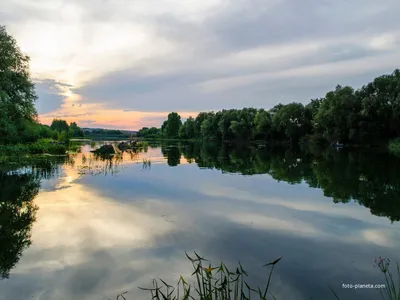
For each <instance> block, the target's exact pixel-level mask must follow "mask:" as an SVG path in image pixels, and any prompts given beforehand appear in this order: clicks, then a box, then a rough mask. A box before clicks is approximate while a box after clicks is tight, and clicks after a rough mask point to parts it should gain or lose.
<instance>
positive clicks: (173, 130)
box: [165, 112, 182, 138]
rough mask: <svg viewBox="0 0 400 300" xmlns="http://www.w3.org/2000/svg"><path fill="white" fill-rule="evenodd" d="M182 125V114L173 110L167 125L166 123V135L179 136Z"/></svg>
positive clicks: (170, 136)
mask: <svg viewBox="0 0 400 300" xmlns="http://www.w3.org/2000/svg"><path fill="white" fill-rule="evenodd" d="M181 126H182V121H181V116H180V115H179V114H178V113H176V112H172V113H170V114H169V115H168V119H167V125H166V128H165V130H166V136H167V137H169V138H177V137H178V136H179V129H180V128H181Z"/></svg>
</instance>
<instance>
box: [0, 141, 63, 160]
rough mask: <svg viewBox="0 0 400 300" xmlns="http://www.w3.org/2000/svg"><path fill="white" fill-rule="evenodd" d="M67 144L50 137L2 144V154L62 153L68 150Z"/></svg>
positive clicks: (0, 149) (0, 150)
mask: <svg viewBox="0 0 400 300" xmlns="http://www.w3.org/2000/svg"><path fill="white" fill-rule="evenodd" d="M67 148H68V147H67V145H66V144H63V143H59V142H55V141H53V140H49V139H42V140H38V141H36V142H34V143H30V144H16V145H0V156H14V155H23V154H55V155H62V154H65V153H66V151H67Z"/></svg>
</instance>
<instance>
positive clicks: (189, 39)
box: [0, 0, 400, 130]
mask: <svg viewBox="0 0 400 300" xmlns="http://www.w3.org/2000/svg"><path fill="white" fill-rule="evenodd" d="M384 2H385V5H383V4H382V3H376V2H374V1H372V0H367V1H364V2H363V4H362V5H359V6H357V5H356V4H355V3H353V4H352V3H350V2H349V1H339V2H337V1H336V2H332V3H328V2H324V3H322V2H321V3H314V4H313V5H302V4H300V2H299V3H297V2H294V1H277V0H267V1H256V0H254V1H253V0H252V1H233V0H213V1H208V0H207V1H204V0H202V1H199V0H190V1H183V2H182V1H177V0H174V1H169V2H168V3H166V2H164V1H161V0H152V1H148V0H145V1H144V0H138V1H134V2H132V1H127V0H126V1H125V0H122V1H117V2H108V1H104V2H101V5H100V4H98V3H95V2H92V1H77V0H72V1H65V0H57V1H52V0H43V1H40V2H37V1H33V0H27V1H22V2H21V1H11V0H5V1H3V2H2V4H1V5H0V18H1V23H2V24H3V25H6V27H7V30H8V31H9V32H10V34H11V35H12V36H14V37H15V38H16V40H17V42H18V45H19V46H20V47H21V49H22V51H24V52H25V53H27V54H28V55H29V56H30V58H31V63H30V66H31V74H32V77H33V78H34V80H35V82H36V89H37V93H38V96H39V100H38V103H37V109H38V113H39V116H40V120H41V121H42V122H44V123H46V124H49V123H50V122H51V120H52V118H54V117H59V118H64V119H67V120H68V121H76V122H78V123H79V125H80V126H83V127H104V128H121V129H132V130H134V129H139V128H141V127H142V126H157V127H159V126H160V125H161V122H162V121H163V120H164V119H165V118H166V117H167V114H168V113H169V112H171V111H176V112H179V113H180V114H181V116H182V118H185V117H187V116H189V115H192V116H196V115H197V113H198V112H200V111H211V110H214V111H216V110H221V109H229V108H242V107H259V108H271V107H272V106H273V105H275V104H276V103H279V102H281V103H289V102H293V101H297V102H302V103H307V102H308V101H309V100H310V99H312V98H317V97H322V96H324V94H325V93H326V91H329V90H330V89H332V88H334V87H335V86H336V85H337V84H341V85H351V86H355V87H357V86H360V85H361V84H363V83H364V82H367V80H369V79H370V78H373V77H376V76H378V75H381V74H384V73H390V72H391V71H393V68H394V67H393V62H394V61H400V47H399V46H400V44H399V43H400V26H399V22H398V16H397V14H396V12H397V11H399V10H400V6H399V5H400V4H399V2H398V1H391V0H385V1H384ZM16 11H18V14H15V12H16ZM344 11H352V12H353V15H351V16H350V15H347V14H343V13H342V12H344ZM282 20H285V21H284V22H283V21H282ZM299 24H301V26H299Z"/></svg>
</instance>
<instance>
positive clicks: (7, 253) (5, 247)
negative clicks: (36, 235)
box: [0, 172, 40, 279]
mask: <svg viewBox="0 0 400 300" xmlns="http://www.w3.org/2000/svg"><path fill="white" fill-rule="evenodd" d="M39 187H40V181H39V179H38V177H37V176H35V175H34V174H19V173H13V172H11V173H4V172H0V277H1V278H2V279H3V278H8V277H9V274H10V270H11V269H12V268H13V267H14V266H15V265H16V264H17V262H18V261H19V259H20V257H21V255H22V252H23V251H24V250H25V249H26V248H27V247H29V245H30V244H31V239H30V238H31V228H32V224H33V222H34V221H35V213H36V210H37V207H36V205H34V204H33V199H34V197H35V196H36V195H37V194H38V192H39Z"/></svg>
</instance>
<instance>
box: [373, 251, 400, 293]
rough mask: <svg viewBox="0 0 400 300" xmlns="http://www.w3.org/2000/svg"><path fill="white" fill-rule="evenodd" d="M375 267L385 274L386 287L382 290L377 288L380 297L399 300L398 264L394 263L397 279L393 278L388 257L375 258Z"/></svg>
mask: <svg viewBox="0 0 400 300" xmlns="http://www.w3.org/2000/svg"><path fill="white" fill-rule="evenodd" d="M375 267H376V268H377V269H378V270H380V271H381V272H382V273H383V274H384V276H385V282H386V288H385V289H384V292H383V291H382V289H378V291H379V293H380V294H381V297H382V299H384V300H386V299H388V300H400V265H399V263H396V273H397V279H396V278H394V276H393V274H392V272H391V270H390V260H389V259H388V258H381V257H378V258H377V259H375Z"/></svg>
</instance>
